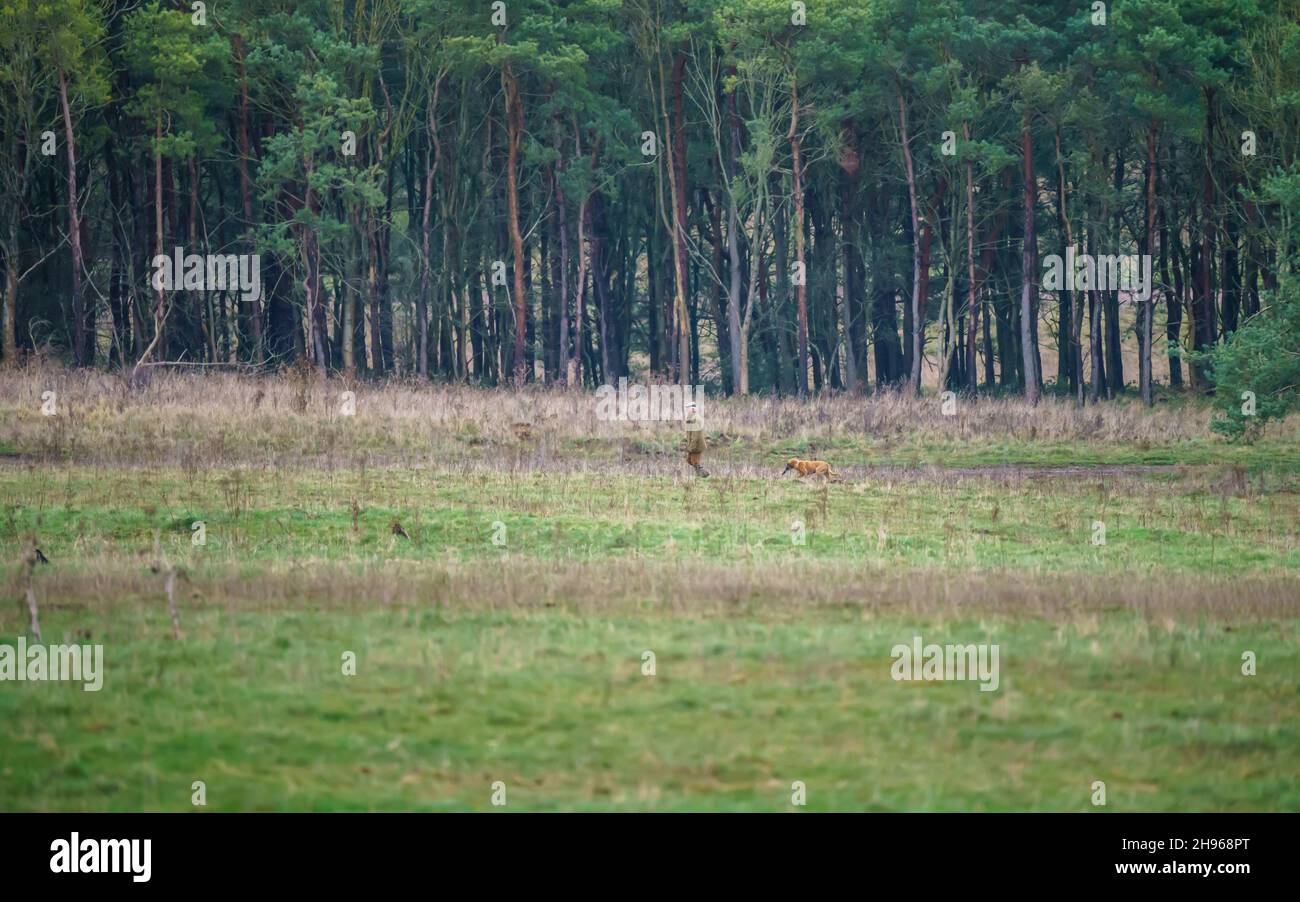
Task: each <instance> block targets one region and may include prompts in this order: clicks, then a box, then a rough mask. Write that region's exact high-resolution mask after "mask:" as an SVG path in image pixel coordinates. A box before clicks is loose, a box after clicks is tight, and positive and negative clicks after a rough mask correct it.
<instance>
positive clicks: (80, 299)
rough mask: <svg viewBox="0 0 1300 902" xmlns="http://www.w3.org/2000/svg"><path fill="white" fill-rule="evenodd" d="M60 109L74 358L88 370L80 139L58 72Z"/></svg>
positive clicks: (64, 80)
mask: <svg viewBox="0 0 1300 902" xmlns="http://www.w3.org/2000/svg"><path fill="white" fill-rule="evenodd" d="M59 109H60V110H61V111H62V114H63V133H64V140H65V141H66V142H67V158H68V240H69V241H70V242H71V244H72V357H73V359H74V360H75V361H76V363H77V366H85V365H86V363H87V362H88V358H89V356H90V355H89V351H90V341H89V336H87V334H86V314H85V297H84V295H83V293H82V288H81V276H82V272H83V269H84V261H83V260H82V256H81V214H80V212H79V211H78V210H77V138H76V134H75V133H74V132H73V129H72V107H71V105H70V104H69V103H68V77H67V73H65V72H64V71H63V70H62V69H59Z"/></svg>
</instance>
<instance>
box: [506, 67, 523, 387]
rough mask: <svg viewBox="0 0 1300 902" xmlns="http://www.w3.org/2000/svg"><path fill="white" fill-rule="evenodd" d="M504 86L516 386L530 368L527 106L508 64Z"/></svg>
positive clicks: (507, 218)
mask: <svg viewBox="0 0 1300 902" xmlns="http://www.w3.org/2000/svg"><path fill="white" fill-rule="evenodd" d="M501 87H502V88H503V89H504V90H505V94H506V144H507V147H508V153H507V158H506V206H507V215H506V223H507V225H508V226H509V229H510V244H511V248H512V250H513V252H514V260H515V266H514V319H515V324H514V332H515V341H514V355H513V356H514V360H513V372H514V382H515V385H516V386H521V385H523V384H524V378H525V376H526V374H527V368H526V366H525V360H524V340H525V338H526V337H527V336H526V335H525V332H526V324H525V320H526V314H527V312H526V310H525V303H526V300H527V299H526V298H525V297H524V236H523V234H522V233H521V232H520V231H519V148H520V145H521V142H522V141H523V132H524V107H523V102H522V101H521V100H520V98H519V82H518V81H517V80H516V79H515V74H514V70H513V69H511V67H510V66H509V65H508V64H507V65H506V66H505V67H504V68H502V70H501Z"/></svg>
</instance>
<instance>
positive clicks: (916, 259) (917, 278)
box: [898, 88, 925, 397]
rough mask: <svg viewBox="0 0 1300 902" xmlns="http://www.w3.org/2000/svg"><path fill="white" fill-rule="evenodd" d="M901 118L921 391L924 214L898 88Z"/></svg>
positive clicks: (915, 387)
mask: <svg viewBox="0 0 1300 902" xmlns="http://www.w3.org/2000/svg"><path fill="white" fill-rule="evenodd" d="M898 121H899V128H900V129H901V131H902V141H903V163H904V166H905V167H906V169H907V199H908V202H909V203H910V204H911V211H912V304H911V307H910V308H909V310H910V312H911V320H912V330H911V332H912V334H911V347H910V357H911V364H912V372H911V375H910V376H909V377H908V384H909V385H910V387H911V390H912V393H913V394H915V395H917V396H918V397H919V396H920V394H921V349H922V348H923V347H924V343H923V338H924V336H925V320H924V319H923V318H922V313H921V218H920V212H919V210H918V209H917V201H916V172H915V169H914V168H913V166H912V147H911V138H910V137H909V135H908V132H907V103H906V101H904V99H903V92H902V89H901V88H900V89H899V91H898Z"/></svg>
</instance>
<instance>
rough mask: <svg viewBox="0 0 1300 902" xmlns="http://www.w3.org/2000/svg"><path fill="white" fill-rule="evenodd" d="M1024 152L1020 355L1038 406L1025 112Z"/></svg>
mask: <svg viewBox="0 0 1300 902" xmlns="http://www.w3.org/2000/svg"><path fill="white" fill-rule="evenodd" d="M1020 152H1021V155H1022V156H1023V164H1024V176H1025V228H1024V233H1025V234H1024V242H1023V244H1022V245H1021V253H1020V283H1021V287H1020V352H1021V354H1022V355H1023V359H1024V371H1025V372H1024V382H1025V400H1027V401H1028V402H1029V403H1030V404H1037V403H1038V378H1039V377H1038V357H1037V348H1036V347H1035V344H1034V328H1033V325H1034V294H1035V290H1036V288H1037V282H1036V281H1035V278H1034V257H1035V252H1036V250H1037V248H1036V246H1035V241H1036V239H1035V237H1034V194H1035V193H1036V188H1035V183H1034V142H1033V136H1032V135H1031V133H1030V129H1029V113H1028V112H1026V113H1025V118H1024V123H1023V124H1022V125H1021V129H1020Z"/></svg>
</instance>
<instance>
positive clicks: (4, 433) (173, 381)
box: [0, 364, 1300, 467]
mask: <svg viewBox="0 0 1300 902" xmlns="http://www.w3.org/2000/svg"><path fill="white" fill-rule="evenodd" d="M46 391H54V392H57V396H58V411H59V412H58V414H57V415H56V416H53V417H46V416H42V414H41V401H42V395H43V393H44V392H46ZM346 391H352V392H354V393H355V398H356V414H355V416H344V415H343V414H342V412H341V410H342V405H343V393H344V392H346ZM704 415H705V421H706V427H707V429H708V432H709V434H710V436H711V439H712V443H713V445H714V446H715V447H716V446H718V445H719V444H721V445H728V446H731V447H733V448H741V449H743V450H744V451H745V453H746V454H748V455H750V456H758V455H760V454H765V453H768V452H769V451H770V450H771V449H773V447H774V446H776V445H783V446H786V447H790V446H794V447H806V448H811V449H815V448H817V447H818V446H819V445H823V446H824V445H826V444H828V443H837V442H845V441H849V442H852V441H856V440H861V441H864V442H872V443H876V444H877V445H884V446H886V447H887V446H889V445H890V444H894V443H900V444H908V443H910V444H913V445H915V444H919V443H926V442H935V443H941V444H944V445H954V444H962V443H979V442H989V443H1005V442H1017V441H1036V442H1084V441H1086V442H1090V443H1098V444H1111V445H1121V444H1122V445H1127V446H1132V447H1139V448H1146V447H1159V446H1171V445H1177V444H1179V443H1182V442H1187V441H1193V440H1203V441H1211V440H1212V438H1211V434H1210V431H1209V429H1208V420H1209V412H1208V410H1207V409H1206V408H1205V406H1204V405H1203V404H1200V403H1163V404H1158V405H1157V406H1156V407H1155V408H1154V409H1152V410H1147V409H1144V408H1143V407H1142V406H1141V405H1140V404H1138V403H1136V402H1135V401H1132V400H1130V399H1124V400H1121V401H1117V402H1109V403H1105V404H1100V405H1097V406H1095V407H1089V408H1086V409H1084V410H1078V409H1076V408H1075V407H1074V406H1073V404H1072V403H1070V402H1068V401H1059V400H1055V399H1050V398H1049V399H1046V400H1045V401H1043V402H1042V403H1040V404H1039V405H1038V406H1037V407H1031V406H1029V405H1028V404H1026V403H1024V402H1023V401H1021V400H1019V399H1015V398H1007V399H995V398H959V399H958V400H957V407H956V413H955V415H952V416H945V415H944V414H943V413H942V410H941V402H940V399H939V397H938V396H937V395H934V394H932V393H931V394H928V395H926V396H925V397H922V398H920V399H916V398H912V397H908V396H906V395H903V394H900V393H896V392H881V393H877V394H874V395H870V396H866V397H850V396H844V395H838V396H828V397H822V398H818V399H816V400H815V401H814V402H800V401H797V400H794V399H788V398H772V397H755V396H751V397H747V398H731V399H726V398H717V399H714V398H709V399H708V400H707V401H706V403H705V406H704ZM1298 432H1300V418H1297V417H1293V418H1292V419H1291V420H1290V421H1288V422H1287V423H1284V424H1281V425H1280V426H1278V427H1276V428H1275V431H1274V435H1276V436H1280V437H1282V438H1284V439H1285V438H1287V437H1288V436H1289V437H1295V436H1296V435H1297V433H1298ZM679 440H680V424H678V423H629V422H603V421H600V420H598V419H597V417H596V399H595V397H594V395H593V394H591V393H589V392H582V391H567V390H558V389H548V388H542V387H529V388H526V389H524V390H519V391H517V390H511V389H480V388H474V387H468V386H460V385H440V384H428V383H424V384H421V383H415V382H410V381H388V382H382V383H371V382H358V383H351V382H346V381H344V380H342V379H322V378H319V377H316V376H314V375H311V374H301V373H291V374H286V375H281V376H264V377H258V376H252V375H242V374H236V373H230V372H211V371H208V372H198V371H194V370H186V371H165V370H156V371H154V372H153V373H152V376H151V379H150V381H149V383H148V385H147V386H146V387H144V388H143V389H141V390H133V389H132V388H130V387H129V386H128V385H127V383H126V381H125V380H124V379H122V378H121V377H119V376H117V375H113V374H108V373H104V372H100V371H86V370H66V369H61V368H56V367H52V366H49V365H42V364H34V365H31V366H28V367H25V368H22V369H12V370H5V371H0V450H4V448H3V447H2V446H6V445H7V446H9V453H11V454H12V453H15V450H16V451H17V452H21V453H22V454H24V455H28V456H31V457H36V458H38V459H44V460H57V459H61V460H75V461H79V462H83V463H103V464H115V465H145V466H163V465H172V466H175V465H180V466H190V465H192V466H199V467H212V466H222V465H229V464H235V463H247V464H251V465H264V466H269V467H286V466H293V465H296V464H317V465H318V464H319V463H320V462H321V461H322V460H333V461H341V462H346V463H348V464H351V463H352V462H353V461H352V460H351V459H352V458H363V459H364V460H365V462H367V463H370V464H373V465H385V464H396V465H410V464H413V463H416V462H419V461H426V462H427V461H429V460H430V459H441V458H446V459H452V460H466V461H471V460H472V461H477V462H479V463H481V464H482V465H486V466H489V467H499V466H501V465H502V464H503V462H506V463H509V462H510V461H511V460H513V461H514V462H515V463H518V462H520V461H521V460H522V459H524V458H527V457H528V456H529V455H533V456H540V458H544V459H548V460H549V459H554V460H555V461H556V463H557V465H560V464H563V463H564V461H566V460H567V461H572V460H573V458H574V455H575V454H577V455H578V456H581V454H582V453H583V452H585V451H587V450H592V451H595V452H598V453H600V454H602V455H606V454H609V453H613V452H617V456H618V457H620V458H622V459H625V460H626V459H628V458H636V457H637V456H638V455H645V454H647V453H651V454H653V453H659V452H662V451H663V449H665V448H668V447H675V445H676V443H677V442H678V441H679ZM560 451H563V452H564V453H563V454H561V453H559V452H560Z"/></svg>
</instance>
